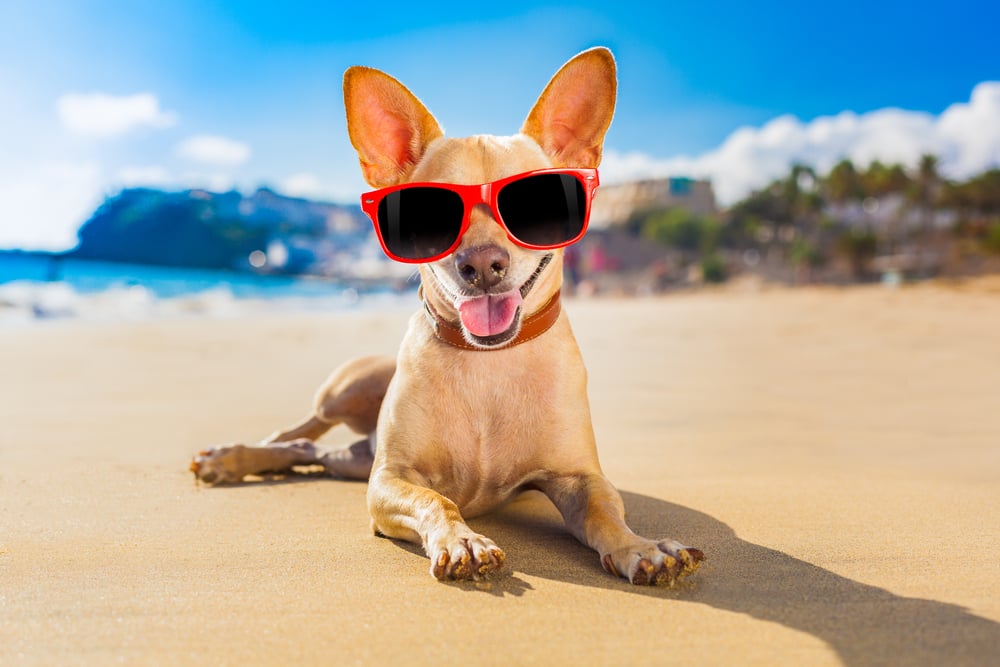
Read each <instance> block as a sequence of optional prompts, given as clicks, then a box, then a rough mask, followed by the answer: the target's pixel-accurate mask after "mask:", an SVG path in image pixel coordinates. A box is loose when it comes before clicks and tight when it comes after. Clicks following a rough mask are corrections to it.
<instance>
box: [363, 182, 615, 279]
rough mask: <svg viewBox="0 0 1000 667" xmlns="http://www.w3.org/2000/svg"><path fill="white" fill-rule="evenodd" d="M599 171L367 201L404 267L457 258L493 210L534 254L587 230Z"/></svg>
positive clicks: (403, 188)
mask: <svg viewBox="0 0 1000 667" xmlns="http://www.w3.org/2000/svg"><path fill="white" fill-rule="evenodd" d="M598 183H599V181H598V178H597V170H596V169H538V170H535V171H529V172H526V173H523V174H517V175H516V176H509V177H507V178H502V179H500V180H499V181H493V182H492V183H484V184H482V185H453V184H451V183H404V184H402V185H394V186H392V187H388V188H382V189H381V190H375V191H373V192H368V193H366V194H364V195H362V196H361V208H362V209H363V210H364V212H365V213H366V214H367V215H368V217H369V218H371V220H372V222H373V223H374V225H375V232H376V233H377V234H378V240H379V243H381V244H382V250H384V251H385V254H386V255H388V256H389V257H390V258H392V259H394V260H396V261H397V262H407V263H411V264H415V263H420V262H433V261H436V260H438V259H441V258H442V257H446V256H448V255H449V254H451V253H452V252H453V251H454V250H455V248H457V247H458V244H459V242H460V241H461V239H462V235H463V234H464V233H465V231H466V230H467V229H468V228H469V225H470V224H471V214H472V209H473V207H475V206H476V205H478V204H486V205H487V206H489V208H490V211H492V212H493V217H494V218H495V219H496V221H497V223H498V224H499V225H500V226H501V227H503V228H504V230H505V231H506V232H507V237H508V238H510V240H511V241H513V242H514V243H516V244H517V245H519V246H521V247H523V248H529V249H531V250H551V249H553V248H562V247H563V246H567V245H569V244H571V243H574V242H576V241H579V240H580V238H581V237H583V235H584V233H586V231H587V223H588V222H589V220H590V202H591V200H593V198H594V193H595V192H596V191H597V186H598Z"/></svg>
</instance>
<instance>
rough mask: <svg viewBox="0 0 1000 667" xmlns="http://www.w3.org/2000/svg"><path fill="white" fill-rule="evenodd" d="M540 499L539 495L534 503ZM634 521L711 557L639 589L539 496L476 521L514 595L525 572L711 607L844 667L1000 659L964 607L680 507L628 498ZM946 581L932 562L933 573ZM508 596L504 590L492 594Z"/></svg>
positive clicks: (981, 623)
mask: <svg viewBox="0 0 1000 667" xmlns="http://www.w3.org/2000/svg"><path fill="white" fill-rule="evenodd" d="M531 496H536V497H531ZM622 496H623V497H624V499H625V505H626V508H627V511H628V519H629V524H630V525H631V526H632V527H633V529H635V530H636V532H638V533H640V534H643V535H648V536H664V533H665V534H666V535H667V536H671V537H674V536H676V537H678V538H680V539H683V540H684V541H685V542H687V543H689V544H694V545H697V546H699V547H701V548H703V549H704V551H705V553H706V555H707V556H708V559H709V560H708V561H707V562H706V563H705V565H704V566H703V567H702V569H701V570H700V571H699V572H698V573H697V574H696V575H695V576H694V577H692V578H690V579H688V580H685V581H684V582H682V583H681V584H679V585H678V586H677V587H676V588H674V589H667V590H664V589H656V588H645V587H637V586H632V585H630V584H628V583H626V582H624V581H618V580H615V579H613V578H612V577H609V576H607V575H606V574H605V573H604V572H603V570H601V567H600V564H599V563H598V559H597V557H596V556H595V555H594V553H593V552H592V551H590V550H589V549H587V548H585V547H583V546H582V545H580V544H579V543H578V542H576V540H574V539H573V538H572V537H570V536H569V535H568V534H566V533H565V532H564V531H563V530H562V528H561V519H560V517H559V516H558V514H557V513H556V512H555V510H554V508H552V507H551V505H548V501H547V500H546V499H544V498H543V497H541V496H540V494H527V495H526V496H525V497H524V498H523V499H522V500H518V501H515V502H514V503H512V504H511V505H509V506H507V507H505V508H503V509H502V510H500V511H498V512H496V513H494V514H491V515H488V516H486V517H481V518H478V519H475V520H473V521H470V522H469V523H470V525H472V527H473V529H474V530H479V531H482V532H483V533H484V534H486V535H489V536H490V537H493V538H495V539H496V540H497V542H498V543H499V544H500V545H501V546H503V545H504V544H515V543H518V544H522V545H530V547H529V548H526V549H525V548H519V549H517V550H516V551H514V550H511V551H508V558H509V560H508V562H509V563H510V565H511V567H512V569H513V574H512V576H511V582H509V583H507V584H501V589H503V588H506V587H507V586H508V585H513V586H514V588H515V590H511V591H506V592H508V593H513V594H514V595H519V594H523V593H524V590H525V587H527V589H529V590H530V588H531V587H530V586H529V585H527V584H525V583H524V582H523V581H521V580H520V579H518V577H517V575H518V574H519V573H523V574H527V575H531V576H537V577H543V578H548V579H554V580H559V581H565V582H567V583H577V584H581V585H589V586H598V587H602V588H607V589H613V590H619V591H628V592H632V593H634V594H636V595H646V596H655V597H660V598H663V599H665V600H666V599H672V600H680V601H685V602H691V603H699V604H706V605H710V606H712V607H715V608H718V609H723V610H726V611H731V612H737V613H742V614H747V615H748V616H750V617H752V618H755V619H758V620H761V621H769V622H772V623H780V624H781V625H783V626H786V627H788V628H792V629H795V630H799V631H801V632H806V633H808V634H810V635H813V636H814V637H816V638H818V639H820V640H822V641H824V642H826V643H827V644H828V645H829V646H831V647H832V648H833V649H834V650H835V651H836V652H837V654H838V656H839V657H840V659H841V660H842V661H843V662H844V664H845V665H849V666H867V665H887V664H892V665H941V664H947V665H987V664H998V663H997V662H996V661H997V660H998V659H1000V657H998V656H1000V624H998V623H995V622H993V621H990V620H987V619H984V618H981V617H979V616H975V615H974V614H971V613H969V612H968V611H967V610H965V609H963V608H962V607H959V606H956V605H953V604H947V603H943V602H935V601H933V600H921V599H917V598H907V597H901V596H898V595H894V594H893V593H890V592H889V591H886V590H884V589H881V588H878V587H876V586H870V585H868V584H863V583H860V582H857V581H853V580H851V579H848V578H846V577H843V576H840V575H838V574H835V573H833V572H830V571H828V570H824V569H823V568H820V567H817V566H815V565H811V564H810V563H807V562H805V561H802V560H799V559H797V558H793V557H791V556H789V555H787V554H784V553H782V552H780V551H776V550H774V549H769V548H768V547H765V546H761V545H758V544H752V543H750V542H747V541H745V540H741V539H740V538H739V537H737V536H736V534H735V533H734V532H733V530H732V529H731V528H730V527H729V526H727V525H726V524H724V523H722V522H721V521H718V520H716V519H713V518H712V517H710V516H708V515H706V514H703V513H701V512H697V511H695V510H692V509H688V508H686V507H682V506H680V505H675V504H673V503H668V502H664V501H662V500H658V499H656V498H651V497H648V496H643V495H638V494H635V493H628V492H624V493H623V494H622ZM664 526H669V530H666V529H665V528H664ZM914 576H946V574H945V573H944V572H943V569H942V568H940V567H936V566H935V565H934V563H930V562H929V563H928V566H927V571H926V573H923V574H921V573H914ZM492 592H493V593H494V594H497V593H499V594H501V595H502V594H503V592H505V591H503V590H501V591H492Z"/></svg>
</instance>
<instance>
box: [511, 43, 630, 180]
mask: <svg viewBox="0 0 1000 667" xmlns="http://www.w3.org/2000/svg"><path fill="white" fill-rule="evenodd" d="M616 89H617V79H616V75H615V59H614V56H612V55H611V51H609V50H608V49H606V48H603V47H598V48H594V49H590V50H588V51H584V52H583V53H581V54H579V55H577V56H576V57H574V58H573V59H572V60H570V61H569V62H567V63H566V64H565V65H563V66H562V69H560V70H559V71H558V72H556V75H555V76H554V77H552V80H551V81H549V85H548V86H546V87H545V90H544V91H543V92H542V95H541V97H539V98H538V101H537V102H536V103H535V107H534V108H533V109H532V110H531V113H530V114H528V119H527V120H526V121H524V126H523V127H522V128H521V133H522V134H526V135H528V136H529V137H531V138H532V139H534V140H535V141H537V142H538V144H539V145H540V146H541V147H542V150H544V151H545V153H546V154H547V155H548V156H549V158H551V159H552V161H553V163H554V164H555V166H557V167H596V166H597V165H598V164H600V162H601V147H602V145H603V143H604V134H605V133H606V132H607V131H608V127H609V126H610V125H611V117H612V116H613V115H614V112H615V94H616Z"/></svg>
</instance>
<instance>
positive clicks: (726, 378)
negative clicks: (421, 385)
mask: <svg viewBox="0 0 1000 667" xmlns="http://www.w3.org/2000/svg"><path fill="white" fill-rule="evenodd" d="M566 308H567V310H568V312H569V313H570V316H571V318H572V321H573V323H574V328H575V330H576V332H577V336H578V338H579V341H580V345H581V347H582V349H583V352H584V356H585V358H586V359H587V362H588V368H589V370H590V395H591V402H592V407H593V415H594V422H595V427H596V430H597V434H598V440H599V443H600V448H601V457H602V461H603V464H604V467H605V471H606V472H607V473H608V475H609V476H610V477H611V478H612V480H613V481H614V482H615V483H616V484H617V485H618V487H619V488H620V489H621V490H622V491H623V494H624V497H625V500H626V504H627V506H628V511H629V518H630V521H631V523H632V524H633V526H634V527H635V528H636V529H638V530H639V531H640V532H643V533H645V534H648V535H650V536H664V537H666V536H670V537H674V538H677V539H680V540H683V541H685V542H687V543H689V544H693V545H696V546H699V547H701V548H702V549H704V551H705V552H706V554H707V555H708V557H709V560H708V562H707V563H706V564H705V566H704V567H703V568H702V570H701V571H700V572H699V573H698V574H697V575H696V576H695V577H693V578H691V579H690V580H688V581H687V582H686V583H685V584H683V585H681V586H678V587H677V588H675V589H672V590H662V589H648V588H639V587H633V586H630V585H629V584H627V583H624V582H621V581H618V580H616V579H614V578H612V577H610V576H609V575H607V574H605V573H604V572H603V571H602V570H601V568H600V565H599V563H598V560H597V557H596V556H595V555H594V554H593V553H591V552H590V551H588V550H587V549H585V548H584V547H582V546H580V545H579V544H577V543H576V542H575V541H574V540H573V539H572V538H570V537H568V536H567V535H566V534H565V533H563V532H562V530H561V528H560V524H559V521H558V517H557V516H556V514H555V512H554V510H553V509H552V508H551V506H550V505H548V502H547V501H546V500H545V499H544V498H542V497H540V496H538V495H536V494H529V495H526V496H524V497H522V498H521V499H520V500H518V501H516V502H515V503H513V504H512V505H510V506H508V507H507V508H505V509H504V510H502V511H500V512H498V513H496V514H494V515H491V516H488V517H484V518H482V519H478V520H475V521H473V522H472V524H473V526H474V527H475V528H476V529H477V530H480V531H482V532H484V533H486V534H488V535H490V536H491V537H493V538H494V539H495V540H496V541H497V542H498V543H499V544H500V545H501V546H502V547H504V549H505V550H506V552H507V555H508V562H509V564H510V566H511V572H510V574H509V576H507V577H505V578H502V579H500V580H498V581H496V582H494V583H493V584H492V585H491V586H488V587H487V586H480V587H476V586H469V585H465V586H462V585H451V584H442V583H438V582H436V581H434V580H433V579H432V578H431V577H430V575H429V574H428V567H429V564H428V561H427V559H426V558H425V557H424V556H423V555H422V554H421V553H420V552H419V551H418V550H417V549H415V548H413V547H410V546H407V545H403V544H398V543H395V542H392V541H389V540H384V539H378V538H375V537H373V536H372V535H371V534H370V532H369V525H368V519H367V513H366V510H365V504H364V494H365V485H364V484H361V483H349V482H338V481H333V480H302V479H296V480H292V481H270V482H263V483H256V484H248V485H245V486H242V487H237V488H234V487H228V488H208V487H198V486H196V485H195V483H194V481H193V479H192V477H191V475H190V473H188V472H187V464H188V461H189V457H190V456H191V454H192V453H194V452H195V451H196V450H198V449H199V448H202V447H204V446H206V445H209V444H214V443H223V442H232V441H254V440H257V439H259V438H261V437H263V436H264V435H266V434H267V433H269V432H271V431H272V430H273V429H275V428H277V427H279V426H283V425H286V424H288V423H290V422H292V421H294V420H296V419H297V418H299V417H300V416H301V415H302V414H304V412H305V411H306V410H307V409H308V406H309V403H310V400H311V396H312V392H313V390H314V388H315V387H316V386H317V385H318V383H319V382H320V381H321V380H322V379H323V378H324V377H325V375H326V373H327V372H328V371H329V370H330V369H331V368H332V367H333V366H334V365H336V364H337V363H339V362H340V361H341V360H343V359H345V358H348V357H350V356H355V355H360V354H369V353H386V352H389V353H391V352H392V351H393V350H394V349H395V344H396V342H397V341H398V340H399V338H400V336H401V333H402V331H403V328H404V326H405V321H406V319H407V313H406V312H404V311H402V310H389V311H386V312H375V313H373V312H353V313H346V314H345V313H318V314H311V315H288V314H283V315H280V316H272V317H261V316H256V317H244V318H240V319H227V320H219V319H216V320H208V319H188V320H171V321H155V322H140V323H129V324H110V323H94V322H90V323H87V322H56V323H42V324H39V325H35V326H18V327H8V328H5V329H0V369H2V376H0V377H2V379H0V391H2V395H0V398H2V401H0V664H2V665H110V664H127V665H158V664H167V665H179V664H183V665H203V664H205V665H223V664H240V665H250V664H325V665H334V664H335V665H383V664H397V665H404V664H434V665H453V664H463V665H498V664H505V665H507V664H515V665H541V664H545V665H562V664H578V665H592V664H593V665H662V664H698V665H734V664H740V665H764V664H767V665H772V664H789V665H885V664H894V665H937V664H942V663H945V664H950V665H987V664H996V661H997V660H998V656H1000V558H998V556H997V548H998V546H1000V288H998V285H997V282H996V281H982V282H980V283H974V284H971V285H948V284H945V285H929V286H919V287H907V288H903V289H896V290H888V289H884V288H881V287H865V288H853V289H822V288H810V289H801V290H773V291H763V292H746V293H744V292H741V291H738V290H729V291H725V292H719V293H701V294H679V295H673V296H667V297H662V298H650V299H638V300H601V299H595V300H578V301H577V300H570V301H569V302H568V303H567V305H566ZM350 440H351V435H350V434H349V433H347V432H336V433H334V434H331V437H330V441H332V442H343V443H347V442H349V441H350Z"/></svg>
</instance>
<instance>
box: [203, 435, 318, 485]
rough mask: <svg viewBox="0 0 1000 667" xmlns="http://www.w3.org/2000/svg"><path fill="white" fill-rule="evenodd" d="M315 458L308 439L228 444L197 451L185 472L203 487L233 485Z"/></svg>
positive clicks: (314, 449)
mask: <svg viewBox="0 0 1000 667" xmlns="http://www.w3.org/2000/svg"><path fill="white" fill-rule="evenodd" d="M315 459H316V448H315V446H314V445H313V444H312V442H310V441H309V440H295V441H292V442H287V443H274V444H272V445H268V446H266V447H248V446H246V445H230V446H228V447H212V448H211V449H206V450H204V451H202V452H199V453H198V455H197V456H195V457H194V458H193V459H191V465H190V466H189V469H190V470H191V472H193V473H194V476H195V477H196V478H197V479H198V480H199V481H202V482H205V483H206V484H235V483H238V482H242V481H243V478H244V477H246V476H247V475H256V474H259V473H262V472H280V471H282V470H287V469H289V468H291V467H292V466H293V465H304V464H308V463H310V462H313V461H315Z"/></svg>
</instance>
